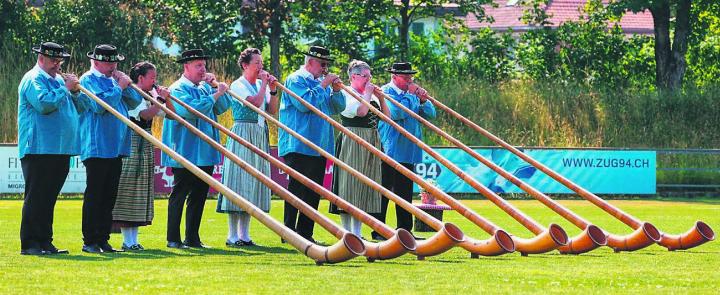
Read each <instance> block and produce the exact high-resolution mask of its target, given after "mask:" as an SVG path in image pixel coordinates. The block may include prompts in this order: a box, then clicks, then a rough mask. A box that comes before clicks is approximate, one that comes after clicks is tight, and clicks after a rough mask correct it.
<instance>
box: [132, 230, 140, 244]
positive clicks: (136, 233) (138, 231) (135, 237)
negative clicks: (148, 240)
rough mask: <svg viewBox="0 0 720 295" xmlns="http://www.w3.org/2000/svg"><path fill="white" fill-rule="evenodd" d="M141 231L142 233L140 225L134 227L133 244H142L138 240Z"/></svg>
mask: <svg viewBox="0 0 720 295" xmlns="http://www.w3.org/2000/svg"><path fill="white" fill-rule="evenodd" d="M139 233H140V227H138V226H134V227H132V240H133V245H137V244H140V242H138V234H139Z"/></svg>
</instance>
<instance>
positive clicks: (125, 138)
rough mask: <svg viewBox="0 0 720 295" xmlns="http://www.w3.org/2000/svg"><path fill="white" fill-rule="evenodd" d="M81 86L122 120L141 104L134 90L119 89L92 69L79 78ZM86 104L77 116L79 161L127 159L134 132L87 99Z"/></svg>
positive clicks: (138, 95) (115, 82)
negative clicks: (78, 118)
mask: <svg viewBox="0 0 720 295" xmlns="http://www.w3.org/2000/svg"><path fill="white" fill-rule="evenodd" d="M80 85H82V86H83V87H85V88H87V89H88V90H89V91H90V92H92V93H94V94H95V96H97V97H98V98H100V99H101V100H103V101H104V102H106V103H107V104H109V105H110V106H111V107H112V108H114V109H115V110H117V111H118V112H119V113H120V114H121V115H123V116H125V117H127V115H128V109H134V108H135V107H137V105H138V104H140V103H141V102H142V96H140V94H139V93H137V92H135V90H133V89H132V88H130V87H127V88H125V90H123V89H121V88H120V85H119V84H118V83H117V81H115V79H113V78H110V77H106V76H105V75H103V74H101V73H100V72H98V71H97V70H96V69H95V68H91V69H90V71H88V72H86V73H85V74H83V75H82V77H80ZM86 102H87V107H86V108H85V110H84V111H83V112H81V113H80V150H81V153H80V160H82V161H84V160H86V159H88V158H116V157H127V156H129V155H130V134H131V132H133V131H132V130H131V129H130V128H129V127H128V126H127V125H125V123H123V122H122V121H120V119H118V118H116V117H115V116H114V115H113V114H111V113H110V112H108V111H107V110H105V108H103V107H102V106H101V105H100V104H98V103H96V102H95V101H94V100H92V99H90V98H87V100H86Z"/></svg>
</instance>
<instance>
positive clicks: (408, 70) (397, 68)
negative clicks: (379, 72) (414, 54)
mask: <svg viewBox="0 0 720 295" xmlns="http://www.w3.org/2000/svg"><path fill="white" fill-rule="evenodd" d="M387 71H388V72H390V73H392V74H411V75H412V74H415V73H417V71H416V70H413V68H412V64H410V63H409V62H396V63H394V64H393V65H392V67H390V68H389V69H387Z"/></svg>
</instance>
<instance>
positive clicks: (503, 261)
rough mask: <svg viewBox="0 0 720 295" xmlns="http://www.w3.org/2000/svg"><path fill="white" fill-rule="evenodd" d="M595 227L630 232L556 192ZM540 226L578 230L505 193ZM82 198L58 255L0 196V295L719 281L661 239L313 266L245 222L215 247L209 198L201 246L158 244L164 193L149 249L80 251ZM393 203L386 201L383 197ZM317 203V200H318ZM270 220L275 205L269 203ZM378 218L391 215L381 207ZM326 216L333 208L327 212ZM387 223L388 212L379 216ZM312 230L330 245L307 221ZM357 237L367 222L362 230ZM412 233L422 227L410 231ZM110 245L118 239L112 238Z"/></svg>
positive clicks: (222, 222) (634, 205)
mask: <svg viewBox="0 0 720 295" xmlns="http://www.w3.org/2000/svg"><path fill="white" fill-rule="evenodd" d="M463 202H465V203H467V204H469V205H470V206H471V207H472V208H474V209H475V210H476V211H477V212H479V213H480V214H482V215H483V216H485V217H487V218H489V219H490V220H492V221H493V222H495V223H496V224H498V225H500V226H501V227H504V228H505V229H507V230H508V231H510V232H511V233H513V234H516V235H519V236H523V237H529V236H530V234H529V232H528V231H527V230H525V229H524V228H522V227H521V225H520V224H518V223H517V222H514V221H513V220H512V219H510V218H509V217H508V216H507V215H505V214H504V213H502V212H501V211H500V210H499V209H497V208H496V207H494V206H493V205H492V204H491V203H489V202H487V201H463ZM561 202H562V203H563V204H565V205H567V206H568V207H569V208H570V209H572V210H575V211H576V212H578V213H579V214H580V215H582V216H584V217H585V218H587V219H588V220H590V221H592V222H594V223H595V224H596V225H598V226H600V227H602V228H604V229H606V230H608V231H611V232H614V233H618V234H625V233H629V232H630V229H629V228H627V227H626V226H624V225H623V224H621V223H620V222H618V221H616V220H614V219H612V218H611V217H610V216H609V215H607V214H605V213H604V212H602V211H600V210H599V209H597V208H595V207H594V206H592V205H590V204H589V203H588V202H584V201H561ZM513 203H514V204H515V205H517V206H518V207H519V208H521V209H522V210H523V211H525V212H526V213H528V214H530V215H531V216H533V217H534V218H535V219H536V220H538V221H539V222H540V223H542V224H549V223H551V222H556V223H558V224H560V225H561V226H563V227H564V228H565V229H566V231H567V232H568V234H570V236H574V235H575V234H577V233H579V230H578V229H577V228H575V227H573V226H572V225H571V224H569V223H568V222H565V221H564V220H562V219H561V218H560V217H559V216H558V215H554V214H553V213H552V211H550V210H548V209H546V208H545V207H542V205H540V203H538V202H535V201H513ZM611 203H613V204H615V205H617V206H620V207H621V208H622V209H624V210H625V211H626V212H630V213H632V214H635V215H636V216H637V217H639V218H641V219H644V220H647V221H651V222H653V223H654V224H655V225H657V226H658V228H660V229H661V230H664V231H667V232H669V233H679V232H684V231H685V230H687V229H688V228H689V227H690V226H691V224H692V223H693V222H694V221H695V220H703V221H705V222H707V223H708V224H709V225H710V226H711V227H713V228H714V229H715V231H716V232H717V231H718V230H720V202H719V201H717V200H714V201H713V200H706V201H687V202H685V201H612V202H611ZM81 206H82V201H79V200H63V201H59V202H58V205H57V207H56V214H55V244H56V245H57V246H58V247H60V248H67V249H69V250H70V254H69V255H56V256H45V257H33V256H21V255H19V250H20V241H19V238H18V235H19V227H20V225H19V224H20V212H21V208H22V201H19V200H1V201H0V294H27V293H45V294H47V293H113V294H127V293H177V292H181V293H193V294H198V293H199V294H207V293H306V294H307V293H310V292H312V293H317V294H328V293H354V294H365V293H373V294H376V293H392V294H407V293H446V294H447V293H450V294H458V293H473V294H477V293H539V292H551V293H576V294H582V293H601V294H606V293H649V292H652V293H653V294H655V293H687V294H703V293H714V294H717V292H718V289H720V272H718V268H719V267H720V243H718V242H717V241H715V242H710V243H708V244H705V245H702V246H700V247H698V248H695V249H692V250H688V251H677V252H668V251H667V250H665V249H664V248H661V247H660V246H657V245H653V246H651V247H649V248H646V249H643V250H639V251H636V252H630V253H613V252H612V250H611V249H609V248H600V249H597V250H595V251H593V252H590V253H587V254H583V255H579V256H570V255H560V254H558V253H556V252H553V253H550V254H544V255H530V256H529V257H521V256H520V254H518V253H513V254H508V255H504V256H500V257H481V258H480V259H470V258H469V254H468V253H467V252H465V251H464V250H462V249H459V248H457V249H453V250H451V251H449V252H447V253H444V254H442V255H439V256H436V257H429V258H427V260H425V261H417V260H416V259H415V257H414V256H412V255H405V256H402V257H400V258H398V259H394V260H390V261H377V262H374V263H368V262H366V261H365V259H363V258H356V259H354V260H351V261H348V262H345V263H340V264H336V265H324V266H316V265H315V263H314V262H313V261H312V260H310V259H308V258H307V257H305V256H303V255H302V254H300V253H298V252H297V251H296V250H294V249H293V248H291V247H290V246H288V245H287V244H280V239H279V238H278V237H277V236H276V235H275V234H274V233H273V232H271V231H270V230H268V229H266V228H264V227H262V225H261V224H259V223H258V222H256V221H253V224H252V229H251V234H252V237H253V240H254V241H255V242H257V243H258V244H260V245H263V247H257V248H249V249H246V250H237V249H229V248H226V247H225V246H224V240H225V237H226V230H227V221H226V216H225V215H224V214H218V213H215V210H214V208H215V201H214V200H213V201H208V203H207V205H206V212H205V216H204V218H203V225H202V227H201V237H202V238H203V241H204V242H205V243H206V244H209V245H210V246H212V247H213V248H212V249H207V250H174V249H173V250H170V249H168V248H166V247H165V224H166V206H167V200H158V201H156V217H155V224H153V225H151V226H149V227H144V228H141V230H140V242H141V243H142V244H143V245H144V246H145V248H147V249H148V250H146V251H144V252H135V253H121V254H102V255H90V254H86V253H83V252H81V251H80V247H81V245H82V240H81V234H80V215H81V214H80V212H81ZM391 208H392V206H391ZM321 210H325V211H323V212H327V211H326V210H327V202H323V203H321ZM272 215H273V216H274V217H275V218H277V219H278V220H279V219H280V218H281V215H282V203H281V202H280V201H274V202H273V210H272ZM389 216H394V213H392V212H391V214H390V215H389ZM333 218H335V216H333ZM445 220H446V221H451V222H454V223H456V224H457V225H459V226H460V227H461V228H462V229H463V230H464V232H465V234H466V235H468V236H471V237H475V238H483V239H484V238H486V237H487V236H488V235H487V234H485V233H484V232H482V231H481V230H480V229H479V228H477V227H474V226H471V224H470V223H469V222H467V221H466V220H464V219H463V218H462V217H461V216H460V215H458V214H456V213H449V214H446V216H445ZM390 223H391V224H394V218H392V219H391V220H390ZM315 232H316V235H315V236H316V238H317V239H319V240H323V241H326V242H334V241H335V239H333V238H332V237H331V236H330V235H329V234H328V233H327V232H325V231H324V230H323V229H322V228H320V227H318V226H316V229H315ZM364 234H365V236H369V230H368V229H367V228H365V229H364ZM419 235H425V236H427V235H429V234H426V233H425V234H423V233H420V234H419ZM111 243H112V244H113V245H115V246H117V247H119V246H120V245H121V243H122V238H121V236H120V235H115V234H114V235H113V236H112V238H111Z"/></svg>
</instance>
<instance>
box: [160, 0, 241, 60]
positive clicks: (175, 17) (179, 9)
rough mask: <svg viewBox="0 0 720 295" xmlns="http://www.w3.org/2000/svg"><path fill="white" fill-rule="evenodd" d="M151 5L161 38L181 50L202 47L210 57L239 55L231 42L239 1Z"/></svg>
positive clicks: (173, 1) (184, 0)
mask: <svg viewBox="0 0 720 295" xmlns="http://www.w3.org/2000/svg"><path fill="white" fill-rule="evenodd" d="M148 2H149V3H155V4H154V6H153V8H154V10H153V11H154V12H155V13H156V15H154V18H155V19H156V20H157V22H158V23H159V24H161V25H162V26H161V27H159V28H158V32H159V33H161V36H162V37H165V38H167V40H170V41H172V42H175V43H177V44H179V45H180V46H181V47H182V48H184V49H190V48H202V49H203V50H205V51H206V52H207V53H209V54H211V55H213V56H226V55H235V54H237V53H239V52H240V50H241V49H238V48H237V46H236V45H235V39H236V38H237V37H238V36H239V34H240V32H239V30H238V28H237V27H236V25H237V24H238V23H239V21H240V18H239V15H238V14H237V13H236V11H240V5H241V4H242V1H202V0H163V1H148Z"/></svg>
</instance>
